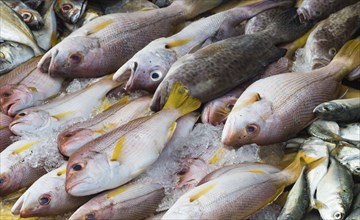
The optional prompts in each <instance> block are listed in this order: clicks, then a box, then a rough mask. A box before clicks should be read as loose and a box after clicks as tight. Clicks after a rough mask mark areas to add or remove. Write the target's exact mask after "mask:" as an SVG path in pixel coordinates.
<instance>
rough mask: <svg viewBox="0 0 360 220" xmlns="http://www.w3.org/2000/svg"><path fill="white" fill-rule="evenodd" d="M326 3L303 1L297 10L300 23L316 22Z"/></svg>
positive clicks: (312, 0)
mask: <svg viewBox="0 0 360 220" xmlns="http://www.w3.org/2000/svg"><path fill="white" fill-rule="evenodd" d="M326 5H327V2H323V1H314V0H304V1H303V3H302V4H301V6H300V7H299V8H298V9H297V13H298V15H299V19H300V22H301V23H303V22H307V21H317V20H318V19H319V18H321V17H322V16H323V15H322V14H323V10H324V9H325V8H326Z"/></svg>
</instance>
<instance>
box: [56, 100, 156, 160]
mask: <svg viewBox="0 0 360 220" xmlns="http://www.w3.org/2000/svg"><path fill="white" fill-rule="evenodd" d="M150 101H151V98H150V97H147V96H146V97H142V98H139V99H136V100H133V101H131V102H129V103H118V104H116V105H114V106H112V107H111V108H109V109H108V110H106V111H105V112H102V113H100V114H98V115H96V116H95V117H94V118H92V119H90V120H87V121H85V122H81V123H78V124H75V125H74V126H71V127H70V128H68V129H66V130H64V131H63V132H61V133H60V134H59V135H58V146H59V151H60V152H61V153H62V154H63V155H65V156H68V157H69V156H71V155H72V154H73V153H74V152H75V151H76V150H78V149H79V148H80V147H82V146H83V145H85V144H86V143H88V142H90V141H92V140H94V139H95V138H97V137H99V136H101V135H103V134H105V133H108V132H110V131H112V130H114V129H116V128H118V127H120V126H121V125H124V124H126V123H127V122H129V121H132V120H134V119H136V118H140V117H144V116H147V115H149V114H150V110H149V105H150Z"/></svg>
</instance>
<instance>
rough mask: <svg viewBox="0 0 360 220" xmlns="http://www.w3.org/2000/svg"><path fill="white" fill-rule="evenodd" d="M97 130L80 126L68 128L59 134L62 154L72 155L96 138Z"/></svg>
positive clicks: (59, 145)
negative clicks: (75, 128)
mask: <svg viewBox="0 0 360 220" xmlns="http://www.w3.org/2000/svg"><path fill="white" fill-rule="evenodd" d="M94 135H95V132H93V131H92V130H91V129H87V128H80V129H77V130H66V131H64V132H62V133H60V134H59V135H58V147H59V151H60V153H61V154H63V155H65V156H67V157H70V156H71V155H72V154H73V153H74V152H75V151H76V150H77V149H79V148H80V147H81V146H83V145H84V144H86V143H88V142H89V141H91V140H92V139H94V138H95V137H94Z"/></svg>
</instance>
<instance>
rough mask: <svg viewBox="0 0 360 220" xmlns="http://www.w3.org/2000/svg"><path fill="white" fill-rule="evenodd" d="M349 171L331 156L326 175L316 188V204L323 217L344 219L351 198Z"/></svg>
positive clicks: (351, 188)
mask: <svg viewBox="0 0 360 220" xmlns="http://www.w3.org/2000/svg"><path fill="white" fill-rule="evenodd" d="M353 185H354V183H353V180H352V177H351V173H350V171H349V170H347V168H346V167H344V166H343V165H341V164H340V163H339V162H338V161H337V160H335V159H333V158H331V159H330V166H329V169H328V172H327V173H326V175H325V176H324V177H323V178H322V179H321V181H320V183H319V185H318V187H317V190H316V199H317V201H316V205H317V209H318V210H319V212H320V215H321V218H323V219H344V218H345V216H346V214H347V213H348V211H349V209H350V206H351V202H352V199H353V191H352V190H353Z"/></svg>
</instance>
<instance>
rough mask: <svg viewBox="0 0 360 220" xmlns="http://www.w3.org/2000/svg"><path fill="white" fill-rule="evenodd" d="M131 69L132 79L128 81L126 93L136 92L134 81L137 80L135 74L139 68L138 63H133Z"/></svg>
mask: <svg viewBox="0 0 360 220" xmlns="http://www.w3.org/2000/svg"><path fill="white" fill-rule="evenodd" d="M130 68H131V70H130V72H131V73H130V78H129V79H128V81H127V83H126V85H125V88H124V89H125V90H126V91H132V90H134V80H135V72H136V70H137V68H138V63H137V62H133V63H132V64H131V65H130ZM127 71H129V69H128V70H127ZM125 74H126V72H125Z"/></svg>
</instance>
